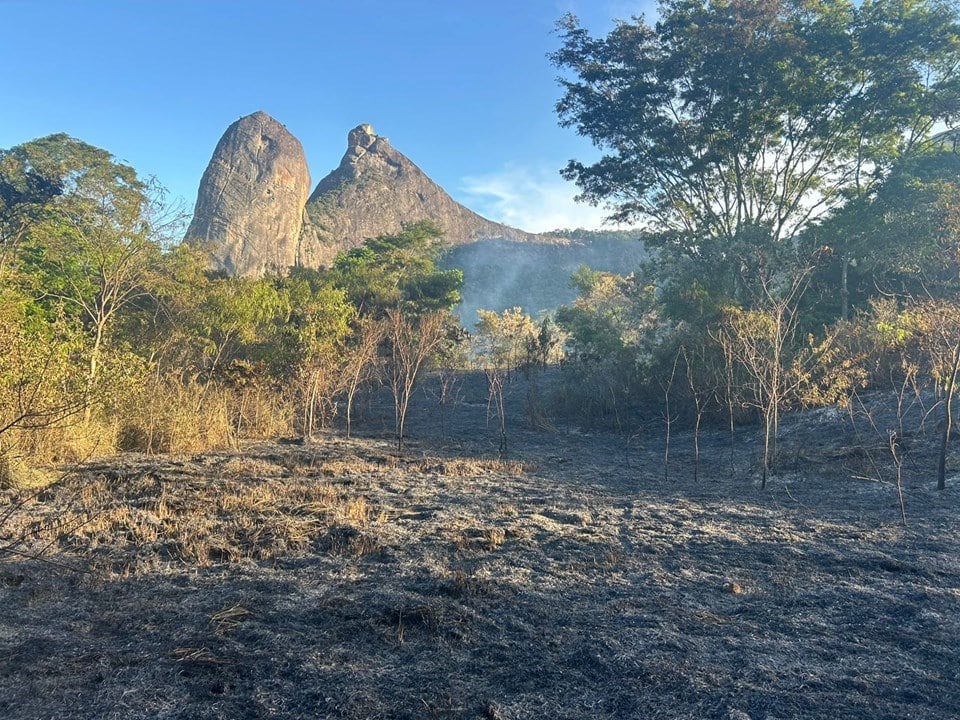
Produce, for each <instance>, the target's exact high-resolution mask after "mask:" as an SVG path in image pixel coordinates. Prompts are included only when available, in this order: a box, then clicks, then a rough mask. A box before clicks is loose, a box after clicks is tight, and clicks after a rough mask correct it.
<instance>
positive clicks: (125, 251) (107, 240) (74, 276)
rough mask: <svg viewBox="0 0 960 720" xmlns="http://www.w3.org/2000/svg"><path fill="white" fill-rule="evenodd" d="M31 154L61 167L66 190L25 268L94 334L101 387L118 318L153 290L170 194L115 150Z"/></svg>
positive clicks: (49, 208) (43, 217)
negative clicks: (165, 200)
mask: <svg viewBox="0 0 960 720" xmlns="http://www.w3.org/2000/svg"><path fill="white" fill-rule="evenodd" d="M23 148H24V149H25V151H26V152H29V153H31V154H32V157H34V160H33V161H32V162H34V163H36V164H37V165H38V166H39V165H40V159H41V158H42V159H43V160H44V161H45V162H46V164H47V165H48V166H50V167H54V168H56V171H57V172H58V173H59V175H56V176H55V178H54V180H53V181H52V182H54V183H57V184H58V187H59V188H60V190H61V191H60V192H59V193H58V194H55V195H54V196H53V197H51V198H50V199H49V201H48V202H47V203H46V205H45V206H44V208H43V210H42V212H41V213H39V215H38V216H37V218H36V219H35V220H34V221H33V222H32V223H31V224H30V225H29V227H28V229H27V231H26V232H25V237H24V239H23V242H22V246H21V248H20V255H21V268H22V271H23V273H24V274H25V275H26V276H27V277H28V278H29V282H30V283H31V289H32V290H33V292H34V293H35V294H36V297H37V299H38V301H39V302H40V303H41V304H42V305H44V306H46V307H47V308H48V309H49V311H50V312H55V308H63V309H65V310H66V311H67V312H68V313H69V314H72V315H74V316H75V317H76V318H77V319H78V321H79V322H80V323H82V325H83V327H84V328H85V329H86V331H87V333H88V336H89V347H88V350H87V361H88V369H87V374H88V378H89V381H90V382H91V383H93V382H95V381H96V380H97V376H98V369H99V365H100V361H101V356H102V353H103V350H104V345H105V343H106V342H107V338H108V331H109V330H110V328H111V327H112V325H113V323H114V322H115V321H116V319H117V317H118V315H119V314H120V312H121V311H122V310H123V309H124V308H126V307H127V306H129V305H131V304H133V303H134V302H136V301H137V300H138V299H140V298H142V297H144V296H146V295H148V294H149V293H150V291H151V288H150V280H151V279H152V277H153V274H152V270H153V269H154V267H155V265H156V262H157V259H158V257H159V254H160V243H161V240H162V239H163V236H162V233H163V231H164V230H165V229H166V228H168V227H169V223H170V219H169V218H166V217H164V208H163V206H162V199H163V195H162V192H161V191H160V190H159V188H157V187H155V186H153V185H151V184H150V183H147V182H144V181H143V180H141V179H140V178H139V177H138V176H137V174H136V172H135V171H134V169H133V168H131V167H129V166H128V165H124V164H122V163H118V162H117V161H116V160H115V159H114V158H113V157H112V156H111V155H110V153H108V152H107V151H105V150H101V149H99V148H96V147H93V146H91V145H87V144H86V143H83V142H81V141H79V140H75V139H73V138H70V137H68V136H66V135H58V136H52V137H50V138H44V139H43V140H40V141H35V143H28V144H27V145H25V146H23Z"/></svg>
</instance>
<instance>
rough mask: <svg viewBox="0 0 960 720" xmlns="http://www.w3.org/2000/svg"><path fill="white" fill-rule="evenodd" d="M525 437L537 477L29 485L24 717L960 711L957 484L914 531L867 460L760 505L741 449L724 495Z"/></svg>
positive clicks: (182, 463)
mask: <svg viewBox="0 0 960 720" xmlns="http://www.w3.org/2000/svg"><path fill="white" fill-rule="evenodd" d="M514 437H516V438H517V445H518V446H520V447H524V448H526V449H527V450H526V452H524V453H517V456H516V457H515V458H514V459H509V460H502V459H496V460H494V459H484V458H483V457H482V453H472V454H470V453H465V452H462V448H461V449H459V450H458V452H457V453H450V452H444V451H442V449H441V448H440V447H439V446H437V447H432V446H426V445H417V444H416V443H414V444H413V445H412V447H411V450H410V451H409V452H408V453H407V454H405V455H399V454H397V453H394V452H393V451H392V450H391V446H390V444H389V443H387V442H383V441H380V440H376V439H370V438H368V439H360V440H352V441H346V440H342V439H337V438H334V437H332V436H331V437H329V438H326V439H324V440H321V441H318V442H317V443H315V444H313V445H293V444H282V443H276V444H261V445H256V446H251V447H247V448H244V449H243V451H242V452H239V453H233V454H217V453H214V454H204V455H195V456H179V457H176V456H168V457H162V458H158V457H148V456H132V455H127V456H122V457H118V458H116V459H113V460H111V461H110V462H103V463H101V464H98V465H88V466H85V467H84V468H82V469H81V470H80V471H79V472H77V473H75V474H72V475H71V476H69V477H67V478H65V479H64V480H63V481H61V482H60V483H58V484H56V485H55V486H52V487H51V488H49V489H47V490H44V491H40V492H35V491H29V492H28V491H12V490H8V491H5V495H4V502H5V506H6V507H7V508H8V510H7V511H4V514H3V515H2V517H3V523H2V525H0V547H4V548H6V550H7V551H6V552H5V553H4V554H3V556H2V557H0V580H2V582H0V716H2V717H5V718H11V719H19V718H50V717H63V718H67V717H69V718H86V717H90V718H241V717H243V718H258V717H283V718H489V719H501V720H502V719H506V718H530V717H550V718H722V719H724V720H727V719H733V720H744V718H751V719H752V720H773V719H774V718H779V719H780V720H783V719H785V718H837V717H871V718H904V717H918V718H919V717H922V718H932V719H934V720H936V719H939V718H943V719H946V718H954V717H956V716H957V715H958V712H960V690H958V688H960V662H958V661H960V650H958V649H957V642H956V639H957V638H958V637H960V533H958V529H960V528H958V521H957V509H958V507H957V506H958V494H957V491H956V489H952V488H951V489H948V491H947V492H946V493H940V494H937V493H936V492H935V491H934V490H932V482H929V481H928V479H927V478H924V477H923V476H922V473H921V472H918V474H917V476H916V477H915V478H914V479H912V480H911V481H910V484H909V486H908V487H907V497H908V500H909V517H910V520H911V523H910V525H908V526H907V527H903V526H902V525H900V524H898V522H897V520H898V517H899V516H898V512H897V510H896V507H895V501H894V496H893V493H892V490H891V489H890V488H889V487H888V486H886V485H884V484H882V483H879V482H873V483H871V482H866V481H863V480H857V479H855V478H856V477H857V476H858V472H859V471H858V470H857V468H855V467H853V466H852V465H850V464H849V463H855V462H859V459H857V458H856V457H853V455H851V456H850V457H848V456H847V455H845V454H844V453H843V452H841V450H839V449H838V448H840V447H841V444H840V442H839V441H838V442H837V443H834V444H833V445H830V446H829V447H828V446H823V447H820V448H819V449H816V450H812V449H811V448H810V447H809V443H806V442H805V446H806V447H805V450H804V454H801V453H800V452H797V453H796V456H795V458H794V465H793V466H791V468H790V471H789V472H784V473H782V474H780V475H778V476H777V477H775V478H774V479H773V480H772V481H771V484H770V487H768V489H767V491H764V492H760V491H759V489H758V486H757V484H756V482H755V480H754V478H753V476H752V475H751V472H750V470H751V468H750V464H749V457H748V455H749V452H741V453H739V454H736V455H734V460H737V459H738V458H739V461H740V465H739V466H736V465H735V466H734V467H733V472H732V473H731V472H730V471H729V470H730V464H729V463H728V462H727V459H726V458H727V457H728V456H727V444H726V442H727V441H726V439H725V438H722V437H718V438H716V439H715V444H714V447H712V448H711V446H710V444H709V442H708V443H706V445H707V448H708V450H709V451H710V452H712V453H713V455H712V457H713V458H714V462H712V463H711V464H710V465H709V466H708V468H707V471H706V472H704V473H703V478H704V479H703V480H701V481H700V482H699V483H696V484H694V483H693V482H692V481H691V479H690V473H689V467H690V463H689V457H688V456H685V455H684V454H683V451H682V442H681V443H678V450H677V451H676V453H675V456H674V459H673V461H672V462H673V467H674V471H673V477H674V479H673V480H672V481H668V482H664V481H663V480H662V476H663V472H662V467H661V466H660V465H659V464H658V460H657V459H658V458H662V456H663V448H662V447H659V446H656V445H655V444H654V443H652V442H650V443H648V447H646V448H645V449H643V450H642V451H637V455H636V456H635V457H634V458H633V459H632V461H631V462H629V463H628V462H627V459H626V458H625V457H624V454H623V450H622V441H621V440H619V439H618V438H615V437H606V436H599V435H597V436H590V435H581V434H575V433H570V434H562V433H553V434H549V435H544V434H542V433H530V434H529V435H521V434H520V433H516V434H515V436H514ZM746 447H747V446H746V445H744V448H746ZM838 458H841V460H842V461H843V462H846V463H847V464H846V465H844V464H842V463H841V460H838ZM41 551H42V559H31V557H30V556H31V555H33V554H36V553H38V552H41ZM53 563H56V564H53ZM66 568H73V569H66Z"/></svg>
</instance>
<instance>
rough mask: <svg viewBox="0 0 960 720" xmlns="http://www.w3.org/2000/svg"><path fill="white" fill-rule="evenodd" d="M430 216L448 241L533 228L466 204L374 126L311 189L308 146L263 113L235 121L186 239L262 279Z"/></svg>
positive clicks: (221, 263) (353, 139)
mask: <svg viewBox="0 0 960 720" xmlns="http://www.w3.org/2000/svg"><path fill="white" fill-rule="evenodd" d="M425 219H429V220H432V221H434V222H435V223H437V224H438V225H439V226H440V227H441V228H442V229H443V231H444V233H445V237H446V243H447V244H448V245H461V244H466V243H471V242H475V241H477V240H482V239H494V238H503V239H507V240H514V241H524V240H532V239H533V238H534V236H533V235H530V234H529V233H525V232H523V231H521V230H517V229H515V228H511V227H508V226H506V225H501V224H499V223H495V222H492V221H490V220H487V219H486V218H483V217H481V216H479V215H477V214H476V213H474V212H472V211H471V210H468V209H467V208H465V207H464V206H463V205H460V204H459V203H457V202H456V201H455V200H454V199H453V198H451V197H450V196H449V195H448V194H447V193H446V192H445V191H444V190H443V188H441V187H440V186H439V185H437V184H436V183H434V182H433V181H432V180H430V178H428V177H427V176H426V174H425V173H424V172H423V171H422V170H421V169H420V168H418V167H417V166H416V165H415V164H414V163H413V162H411V161H410V160H409V159H408V158H407V157H406V156H404V155H403V154H402V153H400V152H398V151H397V150H395V149H394V148H393V147H391V145H390V143H389V142H388V141H387V139H386V138H384V137H379V136H378V135H376V134H375V133H374V131H373V128H372V127H371V126H370V125H359V126H357V127H356V128H354V129H353V130H351V131H350V133H349V135H348V136H347V151H346V153H345V154H344V156H343V159H342V160H341V161H340V165H339V166H338V167H337V169H336V170H334V171H333V172H331V173H330V174H329V175H327V176H326V177H325V178H323V179H322V180H321V181H320V182H319V183H318V184H317V187H316V188H315V189H314V191H313V193H312V194H311V193H310V171H309V169H308V168H307V160H306V156H305V155H304V152H303V145H301V144H300V141H299V140H297V138H295V137H294V136H293V134H292V133H290V131H289V130H287V129H286V127H284V126H283V125H282V124H281V123H279V122H278V121H276V120H275V119H273V118H272V117H270V116H269V115H267V114H266V113H265V112H262V111H258V112H255V113H253V114H252V115H247V116H246V117H242V118H240V119H239V120H237V121H236V122H235V123H233V124H232V125H231V126H230V127H229V128H227V131H226V132H225V133H224V134H223V137H222V138H220V142H219V143H217V147H216V149H215V150H214V152H213V157H212V158H211V159H210V164H209V165H207V169H206V171H204V173H203V178H202V179H201V181H200V189H199V191H198V193H197V204H196V208H195V210H194V216H193V220H192V222H191V223H190V227H189V228H188V229H187V235H186V238H185V240H186V242H188V243H191V244H194V245H199V246H201V247H203V248H204V249H205V250H206V251H207V253H208V255H209V257H210V262H211V265H212V266H213V268H214V269H216V270H221V271H224V272H226V273H228V274H230V275H236V276H244V277H260V276H262V275H264V274H267V273H270V272H283V271H285V270H286V269H287V268H289V267H291V266H294V265H298V266H303V267H312V268H318V267H322V266H325V265H329V264H330V262H331V261H332V260H333V258H334V257H335V256H336V254H337V253H338V252H341V251H345V250H350V249H352V248H355V247H358V246H360V245H361V244H362V243H363V241H364V240H365V239H367V238H371V237H377V236H378V235H386V234H391V233H396V232H399V231H400V230H401V229H402V225H403V223H405V222H414V221H417V220H425Z"/></svg>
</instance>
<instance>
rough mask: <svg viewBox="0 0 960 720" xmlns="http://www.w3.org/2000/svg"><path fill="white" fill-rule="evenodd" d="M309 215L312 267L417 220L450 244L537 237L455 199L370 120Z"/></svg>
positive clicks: (351, 139) (305, 257) (323, 183)
mask: <svg viewBox="0 0 960 720" xmlns="http://www.w3.org/2000/svg"><path fill="white" fill-rule="evenodd" d="M307 215H308V218H309V227H308V230H307V231H306V232H305V233H304V240H303V242H302V243H301V262H302V263H303V264H304V265H309V266H316V265H322V264H326V263H328V262H329V261H330V260H331V259H332V258H333V257H334V256H335V255H336V253H338V252H341V251H344V250H350V249H351V248H354V247H357V246H359V245H360V244H362V243H363V241H364V240H365V239H366V238H371V237H377V236H378V235H388V234H392V233H397V232H399V231H400V230H401V229H402V228H403V224H404V223H407V222H415V221H417V220H432V221H434V222H435V223H437V225H439V226H440V227H441V228H442V229H443V231H444V236H445V242H446V244H447V245H450V246H453V245H462V244H465V243H471V242H474V241H477V240H481V239H488V238H503V239H509V240H515V241H527V240H534V239H535V236H533V235H531V234H529V233H525V232H523V231H522V230H517V229H516V228H512V227H508V226H506V225H502V224H500V223H496V222H493V221H491V220H487V219H486V218H484V217H481V216H480V215H477V214H476V213H475V212H473V211H471V210H469V209H467V208H466V207H464V206H463V205H461V204H459V203H458V202H456V201H455V200H454V199H453V198H452V197H450V195H449V194H447V192H446V191H445V190H444V189H443V188H442V187H440V186H439V185H437V184H436V183H435V182H433V181H432V180H431V179H430V178H429V177H428V176H427V175H426V173H424V172H423V170H421V169H420V168H419V167H417V165H416V164H414V162H413V161H412V160H410V159H409V158H408V157H407V156H405V155H404V154H403V153H401V152H399V151H398V150H396V149H395V148H394V147H393V146H391V145H390V143H389V141H388V140H387V138H385V137H381V136H379V135H377V134H376V133H375V132H374V129H373V126H371V125H368V124H363V125H358V126H357V127H355V128H354V129H353V130H351V131H350V132H349V133H348V135H347V150H346V152H345V153H344V155H343V159H342V160H341V161H340V165H339V166H338V167H337V168H336V169H335V170H334V171H333V172H331V173H330V174H329V175H327V176H326V177H325V178H323V179H322V180H320V182H319V183H318V184H317V187H316V188H315V189H314V191H313V193H312V194H311V195H310V199H309V201H308V203H307Z"/></svg>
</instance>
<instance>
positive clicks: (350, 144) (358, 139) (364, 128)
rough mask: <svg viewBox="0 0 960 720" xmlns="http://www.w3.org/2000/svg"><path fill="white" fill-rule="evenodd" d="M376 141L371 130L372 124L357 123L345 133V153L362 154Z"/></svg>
mask: <svg viewBox="0 0 960 720" xmlns="http://www.w3.org/2000/svg"><path fill="white" fill-rule="evenodd" d="M376 141H377V135H376V133H374V132H373V125H368V124H366V123H364V124H363V125H357V126H356V127H355V128H354V129H353V130H351V131H350V133H349V134H348V135H347V154H348V155H349V154H351V153H352V154H355V155H362V154H363V152H365V151H366V150H367V148H369V147H370V146H371V145H373V144H374V143H375V142H376Z"/></svg>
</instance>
